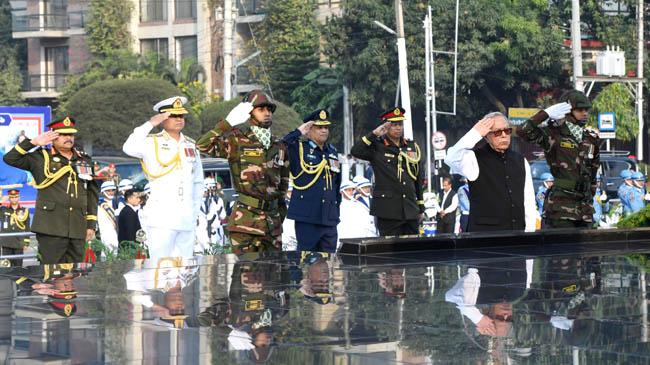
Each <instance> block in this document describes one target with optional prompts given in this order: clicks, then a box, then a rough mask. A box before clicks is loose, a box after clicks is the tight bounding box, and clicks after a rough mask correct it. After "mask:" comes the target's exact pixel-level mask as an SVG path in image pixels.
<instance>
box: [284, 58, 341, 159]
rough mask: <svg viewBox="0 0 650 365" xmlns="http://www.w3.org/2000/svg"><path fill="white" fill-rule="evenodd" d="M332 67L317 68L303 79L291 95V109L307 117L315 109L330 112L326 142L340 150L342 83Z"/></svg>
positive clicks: (336, 70)
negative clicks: (329, 124)
mask: <svg viewBox="0 0 650 365" xmlns="http://www.w3.org/2000/svg"><path fill="white" fill-rule="evenodd" d="M338 71H339V70H338V69H337V68H334V67H319V68H317V69H315V70H314V71H312V72H310V73H308V74H307V75H305V77H303V80H304V81H303V83H302V85H300V86H298V87H297V88H296V89H295V90H293V92H292V93H291V98H292V99H293V101H294V102H293V105H292V107H293V109H294V110H295V111H297V112H298V114H299V115H307V114H309V113H311V112H312V111H314V110H316V109H327V111H329V112H330V117H329V120H330V121H331V122H332V125H331V126H330V137H329V140H328V142H329V143H332V144H334V145H335V146H337V147H338V148H339V149H340V150H341V149H342V147H343V146H342V143H343V102H342V100H343V86H341V85H343V81H342V80H341V75H340V74H339V72H338Z"/></svg>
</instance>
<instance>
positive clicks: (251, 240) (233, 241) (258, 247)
mask: <svg viewBox="0 0 650 365" xmlns="http://www.w3.org/2000/svg"><path fill="white" fill-rule="evenodd" d="M228 236H229V237H230V245H231V247H232V253H234V254H242V253H247V252H261V251H280V250H282V237H281V236H277V237H273V236H256V235H252V234H248V233H242V232H229V234H228Z"/></svg>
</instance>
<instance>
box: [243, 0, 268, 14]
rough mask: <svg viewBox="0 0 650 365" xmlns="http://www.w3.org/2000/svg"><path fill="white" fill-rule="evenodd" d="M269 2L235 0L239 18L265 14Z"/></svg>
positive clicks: (265, 0)
mask: <svg viewBox="0 0 650 365" xmlns="http://www.w3.org/2000/svg"><path fill="white" fill-rule="evenodd" d="M269 2H270V1H269V0H237V11H238V14H239V16H247V15H258V14H266V13H268V11H269V10H268V9H269Z"/></svg>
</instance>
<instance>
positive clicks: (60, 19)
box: [12, 11, 87, 38]
mask: <svg viewBox="0 0 650 365" xmlns="http://www.w3.org/2000/svg"><path fill="white" fill-rule="evenodd" d="M86 17H87V14H86V12H85V11H76V12H68V13H57V14H15V13H14V14H13V16H12V36H13V38H66V37H69V36H71V35H75V34H83V33H84V26H85V22H86Z"/></svg>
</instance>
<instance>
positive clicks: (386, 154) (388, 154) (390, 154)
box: [384, 153, 395, 158]
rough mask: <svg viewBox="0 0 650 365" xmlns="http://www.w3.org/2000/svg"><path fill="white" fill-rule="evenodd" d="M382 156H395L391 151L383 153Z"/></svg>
mask: <svg viewBox="0 0 650 365" xmlns="http://www.w3.org/2000/svg"><path fill="white" fill-rule="evenodd" d="M384 156H386V157H392V158H395V155H393V154H392V153H384Z"/></svg>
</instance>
